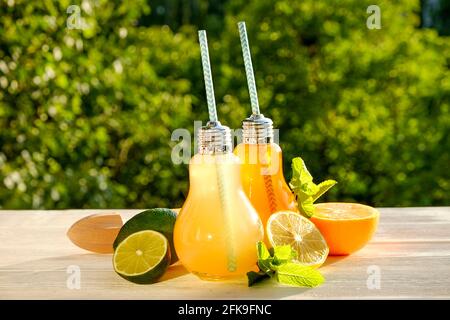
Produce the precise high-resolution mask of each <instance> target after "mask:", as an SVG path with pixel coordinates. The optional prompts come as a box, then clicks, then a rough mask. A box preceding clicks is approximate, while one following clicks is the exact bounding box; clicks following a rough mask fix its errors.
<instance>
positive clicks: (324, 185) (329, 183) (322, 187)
mask: <svg viewBox="0 0 450 320" xmlns="http://www.w3.org/2000/svg"><path fill="white" fill-rule="evenodd" d="M336 183H337V181H335V180H325V181H323V182H321V183H319V184H318V185H317V187H318V189H319V190H318V191H317V192H316V193H315V194H314V196H313V201H316V200H317V199H319V198H320V197H321V196H322V195H323V194H324V193H325V192H327V191H328V190H330V189H331V188H332V187H333V186H334V185H335V184H336Z"/></svg>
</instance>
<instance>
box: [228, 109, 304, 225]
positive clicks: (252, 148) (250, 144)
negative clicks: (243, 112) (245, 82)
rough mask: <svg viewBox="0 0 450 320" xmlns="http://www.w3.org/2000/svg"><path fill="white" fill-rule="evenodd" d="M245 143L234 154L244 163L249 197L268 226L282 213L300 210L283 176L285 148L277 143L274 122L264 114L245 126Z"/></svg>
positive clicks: (253, 117) (250, 118) (243, 181)
mask: <svg viewBox="0 0 450 320" xmlns="http://www.w3.org/2000/svg"><path fill="white" fill-rule="evenodd" d="M242 136H243V142H242V143H241V144H239V145H237V146H236V148H235V150H234V153H235V154H236V155H237V156H238V157H239V158H240V159H241V180H242V186H243V188H244V191H245V193H246V194H247V196H248V198H249V199H250V201H251V203H252V204H253V206H254V207H255V209H256V211H257V212H258V214H259V216H260V218H261V221H262V222H263V224H264V226H265V225H266V222H267V220H268V219H269V216H270V215H271V214H272V213H274V212H276V211H281V210H293V211H296V210H297V204H296V201H295V197H294V195H293V193H292V192H291V190H290V188H289V186H288V184H287V183H286V180H285V178H284V175H283V166H282V163H283V159H282V152H281V148H280V146H279V145H278V144H276V143H274V141H273V138H274V136H273V127H272V121H271V120H270V119H268V118H265V117H264V116H263V115H262V114H259V115H252V116H251V117H249V118H247V119H246V120H244V122H243V134H242Z"/></svg>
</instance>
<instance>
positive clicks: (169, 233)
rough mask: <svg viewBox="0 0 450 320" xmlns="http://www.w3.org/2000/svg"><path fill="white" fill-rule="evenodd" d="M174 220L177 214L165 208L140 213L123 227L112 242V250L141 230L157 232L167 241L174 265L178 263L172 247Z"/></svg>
mask: <svg viewBox="0 0 450 320" xmlns="http://www.w3.org/2000/svg"><path fill="white" fill-rule="evenodd" d="M176 219H177V214H176V213H175V212H174V211H173V210H171V209H167V208H155V209H150V210H145V211H142V212H140V213H138V214H137V215H135V216H134V217H132V218H131V219H130V220H128V221H127V222H126V223H125V224H124V225H123V227H122V228H121V229H120V231H119V234H118V235H117V238H116V240H115V241H114V244H113V248H114V249H116V248H117V246H118V245H119V244H120V243H121V242H122V241H123V240H124V239H125V238H126V237H128V236H129V235H130V234H133V233H136V232H139V231H143V230H153V231H158V232H160V233H162V234H163V235H164V236H165V237H166V238H167V240H168V241H169V246H170V253H171V260H172V261H171V263H175V262H177V261H178V257H177V255H176V252H175V247H174V245H173V228H174V225H175V220H176Z"/></svg>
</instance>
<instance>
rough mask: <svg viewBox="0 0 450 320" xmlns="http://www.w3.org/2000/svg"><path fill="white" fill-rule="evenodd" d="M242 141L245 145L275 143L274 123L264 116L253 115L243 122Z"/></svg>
mask: <svg viewBox="0 0 450 320" xmlns="http://www.w3.org/2000/svg"><path fill="white" fill-rule="evenodd" d="M242 129H243V131H242V140H243V143H245V144H267V143H272V142H273V141H274V133H273V122H272V120H271V119H269V118H265V117H264V115H262V114H260V115H255V114H253V115H251V116H250V117H248V118H247V119H245V120H244V121H243V122H242Z"/></svg>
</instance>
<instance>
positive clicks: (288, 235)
mask: <svg viewBox="0 0 450 320" xmlns="http://www.w3.org/2000/svg"><path fill="white" fill-rule="evenodd" d="M267 236H268V238H269V242H270V244H271V245H272V246H274V247H275V246H281V245H287V244H289V245H291V247H292V248H293V249H294V250H295V251H296V252H297V258H296V260H297V262H298V263H300V264H303V265H307V266H311V267H320V266H321V265H322V264H323V263H324V262H325V260H326V258H327V256H328V252H329V249H328V245H327V243H326V241H325V239H324V238H323V236H322V234H321V233H320V231H319V230H318V229H317V228H316V226H315V225H314V224H313V223H312V222H311V221H309V220H308V219H307V218H305V217H303V216H302V215H300V214H299V213H296V212H293V211H279V212H275V213H274V214H272V215H271V216H270V218H269V220H268V221H267Z"/></svg>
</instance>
